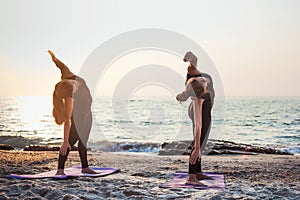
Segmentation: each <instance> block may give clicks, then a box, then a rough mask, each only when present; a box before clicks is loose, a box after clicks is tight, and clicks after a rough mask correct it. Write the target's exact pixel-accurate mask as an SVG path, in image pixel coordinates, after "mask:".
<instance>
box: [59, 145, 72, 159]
mask: <svg viewBox="0 0 300 200" xmlns="http://www.w3.org/2000/svg"><path fill="white" fill-rule="evenodd" d="M68 149H69V150H71V145H70V144H69V142H64V143H63V144H62V145H61V147H60V149H59V154H61V155H63V156H65V155H66V154H67V151H68Z"/></svg>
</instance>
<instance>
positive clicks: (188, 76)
mask: <svg viewBox="0 0 300 200" xmlns="http://www.w3.org/2000/svg"><path fill="white" fill-rule="evenodd" d="M196 77H202V76H201V74H196V75H190V74H186V81H185V84H186V83H187V82H188V80H189V79H190V78H196Z"/></svg>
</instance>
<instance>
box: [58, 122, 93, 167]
mask: <svg viewBox="0 0 300 200" xmlns="http://www.w3.org/2000/svg"><path fill="white" fill-rule="evenodd" d="M77 141H78V152H79V156H80V160H81V166H82V168H87V167H88V166H89V165H88V161H87V149H86V145H85V144H83V142H82V141H81V139H80V137H79V136H78V132H77V130H76V127H75V123H74V119H73V117H72V125H71V129H70V134H69V144H70V145H71V146H73V145H74V144H75V143H76V142H77ZM68 155H69V149H68V150H67V152H66V155H64V156H63V155H61V154H59V157H58V169H64V167H65V162H66V160H67V157H68Z"/></svg>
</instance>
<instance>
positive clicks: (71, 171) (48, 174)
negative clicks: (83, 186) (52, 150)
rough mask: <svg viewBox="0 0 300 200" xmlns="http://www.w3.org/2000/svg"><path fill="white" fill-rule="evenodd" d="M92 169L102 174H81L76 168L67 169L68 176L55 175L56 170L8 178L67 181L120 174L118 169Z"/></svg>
mask: <svg viewBox="0 0 300 200" xmlns="http://www.w3.org/2000/svg"><path fill="white" fill-rule="evenodd" d="M90 168H91V169H92V170H94V171H96V172H98V173H100V174H86V173H82V172H81V167H80V166H74V167H70V168H66V169H65V174H66V175H55V173H56V170H52V171H48V172H43V173H39V174H21V175H18V174H10V175H9V176H8V178H16V179H41V178H55V179H66V178H68V177H79V176H87V177H101V176H107V175H110V174H113V173H115V172H118V171H119V169H117V168H103V167H95V166H90Z"/></svg>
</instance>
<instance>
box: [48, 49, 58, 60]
mask: <svg viewBox="0 0 300 200" xmlns="http://www.w3.org/2000/svg"><path fill="white" fill-rule="evenodd" d="M47 52H48V53H49V54H50V56H51V58H52V60H55V59H56V57H55V54H54V53H53V52H52V51H51V50H50V49H49V50H48V51H47Z"/></svg>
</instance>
